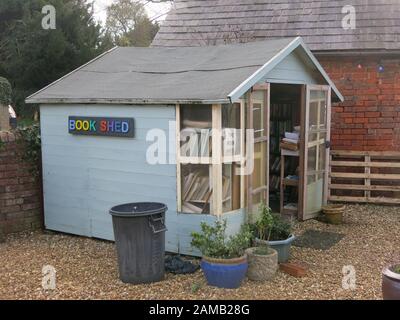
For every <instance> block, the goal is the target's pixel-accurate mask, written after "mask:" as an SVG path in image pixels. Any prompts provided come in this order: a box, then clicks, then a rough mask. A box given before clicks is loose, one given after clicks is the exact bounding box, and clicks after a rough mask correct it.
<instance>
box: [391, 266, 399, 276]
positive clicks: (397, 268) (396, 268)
mask: <svg viewBox="0 0 400 320" xmlns="http://www.w3.org/2000/svg"><path fill="white" fill-rule="evenodd" d="M393 272H394V273H398V274H400V265H396V266H394V267H393Z"/></svg>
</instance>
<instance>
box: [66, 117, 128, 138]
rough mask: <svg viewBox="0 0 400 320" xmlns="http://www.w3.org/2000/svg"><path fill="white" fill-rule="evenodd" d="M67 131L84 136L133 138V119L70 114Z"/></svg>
mask: <svg viewBox="0 0 400 320" xmlns="http://www.w3.org/2000/svg"><path fill="white" fill-rule="evenodd" d="M68 132H69V133H70V134H76V135H85V136H108V137H124V138H133V137H134V119H133V118H104V117H77V116H71V117H69V118H68Z"/></svg>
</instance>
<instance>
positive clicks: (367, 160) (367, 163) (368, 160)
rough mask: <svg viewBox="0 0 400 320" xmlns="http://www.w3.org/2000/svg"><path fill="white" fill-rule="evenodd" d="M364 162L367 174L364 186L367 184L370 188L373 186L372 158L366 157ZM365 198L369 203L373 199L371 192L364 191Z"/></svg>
mask: <svg viewBox="0 0 400 320" xmlns="http://www.w3.org/2000/svg"><path fill="white" fill-rule="evenodd" d="M364 161H365V169H364V172H365V176H366V177H365V180H364V184H365V186H366V187H370V186H371V178H370V174H371V166H370V163H371V156H369V155H366V156H365V157H364ZM366 189H367V188H366ZM364 197H365V200H366V201H368V200H369V199H370V198H371V191H370V190H365V191H364Z"/></svg>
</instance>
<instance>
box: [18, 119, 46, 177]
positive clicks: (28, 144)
mask: <svg viewBox="0 0 400 320" xmlns="http://www.w3.org/2000/svg"><path fill="white" fill-rule="evenodd" d="M17 133H18V135H19V139H18V141H19V143H20V144H22V145H23V146H24V148H23V150H24V153H23V154H22V160H24V161H25V162H27V163H30V164H32V168H31V173H32V174H33V175H34V176H35V177H37V176H38V175H39V166H40V159H41V137H40V126H39V124H34V125H31V126H29V127H23V128H18V129H17Z"/></svg>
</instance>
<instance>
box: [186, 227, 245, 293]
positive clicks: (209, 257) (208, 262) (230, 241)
mask: <svg viewBox="0 0 400 320" xmlns="http://www.w3.org/2000/svg"><path fill="white" fill-rule="evenodd" d="M225 231H226V220H223V221H216V222H215V225H214V226H210V225H208V224H206V223H202V224H201V232H200V233H198V232H193V233H192V242H191V245H192V246H193V247H194V248H197V249H199V250H200V252H201V253H202V255H203V258H202V261H201V263H200V266H201V269H202V270H203V272H204V275H205V277H206V279H207V283H208V284H209V285H210V286H215V287H219V288H227V289H235V288H239V287H240V284H241V283H242V280H243V279H244V277H245V276H246V272H247V267H248V264H247V257H246V254H245V250H246V249H247V248H248V247H249V245H250V242H251V239H252V233H251V231H250V228H249V226H248V225H244V226H242V228H241V231H240V232H239V233H238V234H237V235H235V236H230V237H229V238H227V237H226V233H225Z"/></svg>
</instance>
